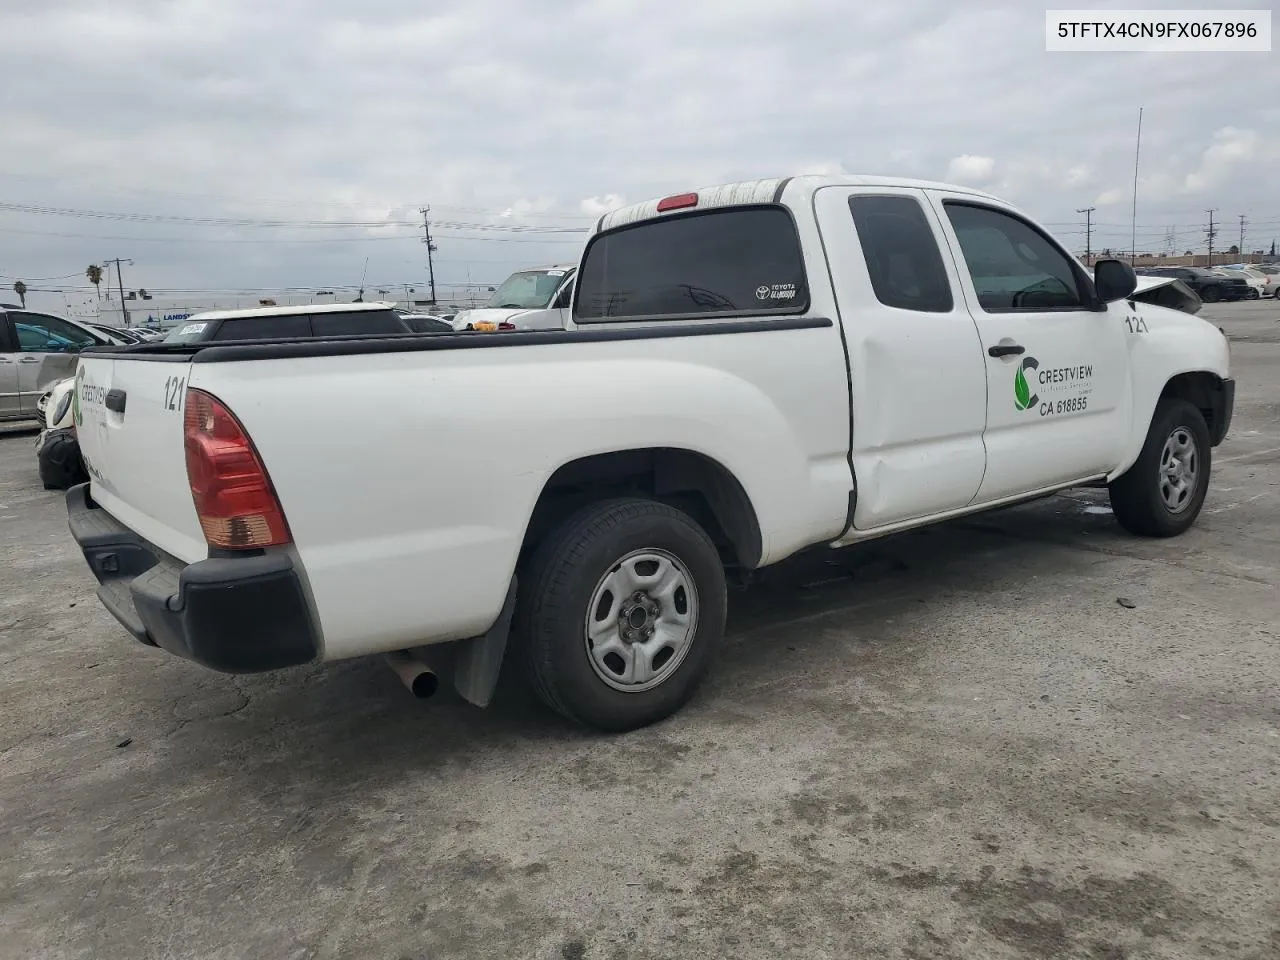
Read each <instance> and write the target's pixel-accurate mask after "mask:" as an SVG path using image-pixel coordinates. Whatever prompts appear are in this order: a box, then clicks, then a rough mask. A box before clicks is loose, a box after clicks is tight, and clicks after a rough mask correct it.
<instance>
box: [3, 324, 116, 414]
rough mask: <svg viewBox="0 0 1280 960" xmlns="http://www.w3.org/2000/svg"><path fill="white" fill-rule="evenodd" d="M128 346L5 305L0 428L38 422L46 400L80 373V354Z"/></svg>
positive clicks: (92, 331) (89, 330)
mask: <svg viewBox="0 0 1280 960" xmlns="http://www.w3.org/2000/svg"><path fill="white" fill-rule="evenodd" d="M123 343H124V341H123V340H122V339H120V338H115V337H112V336H110V335H109V334H106V333H102V332H99V331H97V330H95V329H93V328H92V327H90V326H87V325H85V324H82V323H77V322H76V321H74V320H68V319H67V318H65V317H55V316H52V315H51V314H47V313H40V312H38V311H35V310H24V309H23V308H22V307H20V306H17V305H16V304H0V422H8V421H18V420H36V421H38V420H39V419H40V416H41V414H40V410H39V409H38V407H37V404H38V403H39V401H40V398H41V396H43V395H44V393H45V392H46V391H47V390H48V389H49V387H50V386H52V385H53V384H54V383H56V382H57V381H58V380H62V379H64V378H65V377H67V376H69V375H70V374H72V373H73V372H74V371H75V365H76V356H77V354H78V353H79V352H80V350H81V349H83V348H84V347H90V346H102V345H111V344H114V345H117V346H119V345H122V344H123Z"/></svg>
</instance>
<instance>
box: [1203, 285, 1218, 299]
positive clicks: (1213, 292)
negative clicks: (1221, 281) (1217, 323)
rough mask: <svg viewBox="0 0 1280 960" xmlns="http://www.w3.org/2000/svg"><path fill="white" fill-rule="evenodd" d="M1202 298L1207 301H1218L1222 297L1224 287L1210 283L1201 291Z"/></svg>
mask: <svg viewBox="0 0 1280 960" xmlns="http://www.w3.org/2000/svg"><path fill="white" fill-rule="evenodd" d="M1200 299H1201V300H1203V301H1204V302H1205V303H1217V302H1218V301H1219V300H1221V299H1222V288H1221V287H1219V286H1217V285H1214V284H1210V285H1209V286H1207V287H1205V288H1204V289H1203V290H1201V291H1200Z"/></svg>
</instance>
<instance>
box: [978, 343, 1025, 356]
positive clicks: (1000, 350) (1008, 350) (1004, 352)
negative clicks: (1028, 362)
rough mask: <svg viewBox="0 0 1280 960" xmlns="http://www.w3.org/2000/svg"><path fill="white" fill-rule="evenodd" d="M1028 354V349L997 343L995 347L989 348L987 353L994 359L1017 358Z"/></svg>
mask: <svg viewBox="0 0 1280 960" xmlns="http://www.w3.org/2000/svg"><path fill="white" fill-rule="evenodd" d="M1026 352H1027V348H1026V347H1024V346H1021V345H1020V344H1016V343H997V344H996V345H995V346H994V347H988V348H987V353H989V354H991V356H993V357H1016V356H1017V355H1018V354H1020V353H1026Z"/></svg>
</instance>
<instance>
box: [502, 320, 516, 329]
mask: <svg viewBox="0 0 1280 960" xmlns="http://www.w3.org/2000/svg"><path fill="white" fill-rule="evenodd" d="M515 328H516V325H515V324H514V323H507V322H506V321H505V320H504V321H503V322H502V323H500V324H498V329H499V330H514V329H515Z"/></svg>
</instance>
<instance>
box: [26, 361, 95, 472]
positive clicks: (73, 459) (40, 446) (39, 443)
mask: <svg viewBox="0 0 1280 960" xmlns="http://www.w3.org/2000/svg"><path fill="white" fill-rule="evenodd" d="M75 384H76V381H75V378H74V377H68V378H67V379H66V380H60V381H59V382H58V383H55V384H54V385H53V387H52V388H51V389H50V390H49V391H48V392H47V393H46V394H45V395H44V396H43V397H41V398H40V409H41V413H42V415H43V416H44V429H43V430H41V431H40V436H39V437H38V438H37V439H36V466H37V468H38V469H39V472H40V482H41V483H42V484H43V485H44V488H45V489H46V490H65V489H67V488H68V487H71V486H74V485H75V484H77V483H84V482H85V481H86V480H88V479H89V474H88V473H87V472H86V471H85V467H84V461H83V460H82V459H81V457H80V442H79V440H78V439H77V437H76V430H75V421H74V418H73V416H72V413H73V410H72V406H73V402H74V400H75Z"/></svg>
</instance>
